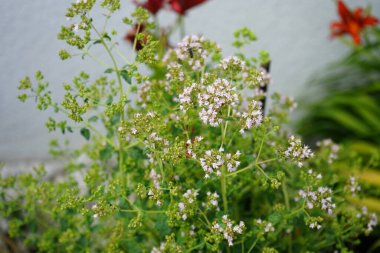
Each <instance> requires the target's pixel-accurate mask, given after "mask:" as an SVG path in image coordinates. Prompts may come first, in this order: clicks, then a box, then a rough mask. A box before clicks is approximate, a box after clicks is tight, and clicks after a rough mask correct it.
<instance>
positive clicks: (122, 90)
mask: <svg viewBox="0 0 380 253" xmlns="http://www.w3.org/2000/svg"><path fill="white" fill-rule="evenodd" d="M91 27H92V28H93V29H94V31H95V33H96V34H97V35H98V36H99V39H100V42H101V43H102V45H103V46H104V48H105V50H106V51H107V53H108V55H109V57H110V58H111V61H112V64H113V66H114V69H115V73H116V78H117V82H118V83H119V88H120V98H119V102H120V103H121V102H122V100H123V96H124V89H123V83H122V81H121V76H120V71H119V68H118V66H117V63H116V60H115V57H114V56H113V54H112V52H111V50H110V49H109V47H108V45H107V43H106V42H105V41H104V38H103V36H102V35H101V34H100V33H99V32H98V30H97V29H96V27H95V26H94V25H93V24H92V23H91ZM122 108H123V110H122V113H121V120H122V121H124V106H123V107H122ZM118 139H119V171H120V173H121V174H123V169H124V164H123V163H124V154H123V148H122V139H121V136H120V135H118Z"/></svg>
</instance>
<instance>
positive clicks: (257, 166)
mask: <svg viewBox="0 0 380 253" xmlns="http://www.w3.org/2000/svg"><path fill="white" fill-rule="evenodd" d="M255 167H256V168H257V169H258V170H259V171H260V172H261V173H262V174H263V175H264V176H265V177H266V178H267V179H269V180H271V178H270V176H268V175H267V173H265V171H264V170H263V169H262V168H261V167H260V166H259V165H257V164H255Z"/></svg>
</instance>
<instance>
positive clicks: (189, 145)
mask: <svg viewBox="0 0 380 253" xmlns="http://www.w3.org/2000/svg"><path fill="white" fill-rule="evenodd" d="M202 140H203V137H202V136H196V137H195V138H194V139H193V140H190V139H189V140H187V141H186V157H187V158H190V157H191V158H193V159H196V158H197V154H196V153H195V152H194V148H196V147H197V145H198V144H199V143H200V142H201V141H202Z"/></svg>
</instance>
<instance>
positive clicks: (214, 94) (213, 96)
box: [198, 78, 239, 127]
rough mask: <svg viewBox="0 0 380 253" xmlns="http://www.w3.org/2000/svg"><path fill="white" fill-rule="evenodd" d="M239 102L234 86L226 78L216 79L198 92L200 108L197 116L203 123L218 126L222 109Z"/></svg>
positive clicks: (220, 121)
mask: <svg viewBox="0 0 380 253" xmlns="http://www.w3.org/2000/svg"><path fill="white" fill-rule="evenodd" d="M238 103H239V97H238V94H237V93H236V89H235V87H232V85H231V84H230V83H229V82H228V81H227V80H226V79H220V78H218V79H216V80H215V82H214V83H212V84H211V85H208V86H206V87H205V90H204V91H203V92H202V93H200V94H198V104H199V106H200V107H201V108H202V110H201V112H199V117H200V118H201V120H202V122H203V123H204V124H210V125H211V126H214V127H215V126H218V125H219V124H221V123H222V121H223V120H222V118H221V117H220V114H221V111H222V109H224V108H226V107H228V106H231V107H234V106H236V105H237V104H238Z"/></svg>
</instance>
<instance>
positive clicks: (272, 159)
mask: <svg viewBox="0 0 380 253" xmlns="http://www.w3.org/2000/svg"><path fill="white" fill-rule="evenodd" d="M275 160H277V158H271V159H267V160H264V161H260V162H257V163H256V164H263V163H268V162H272V161H275Z"/></svg>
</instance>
